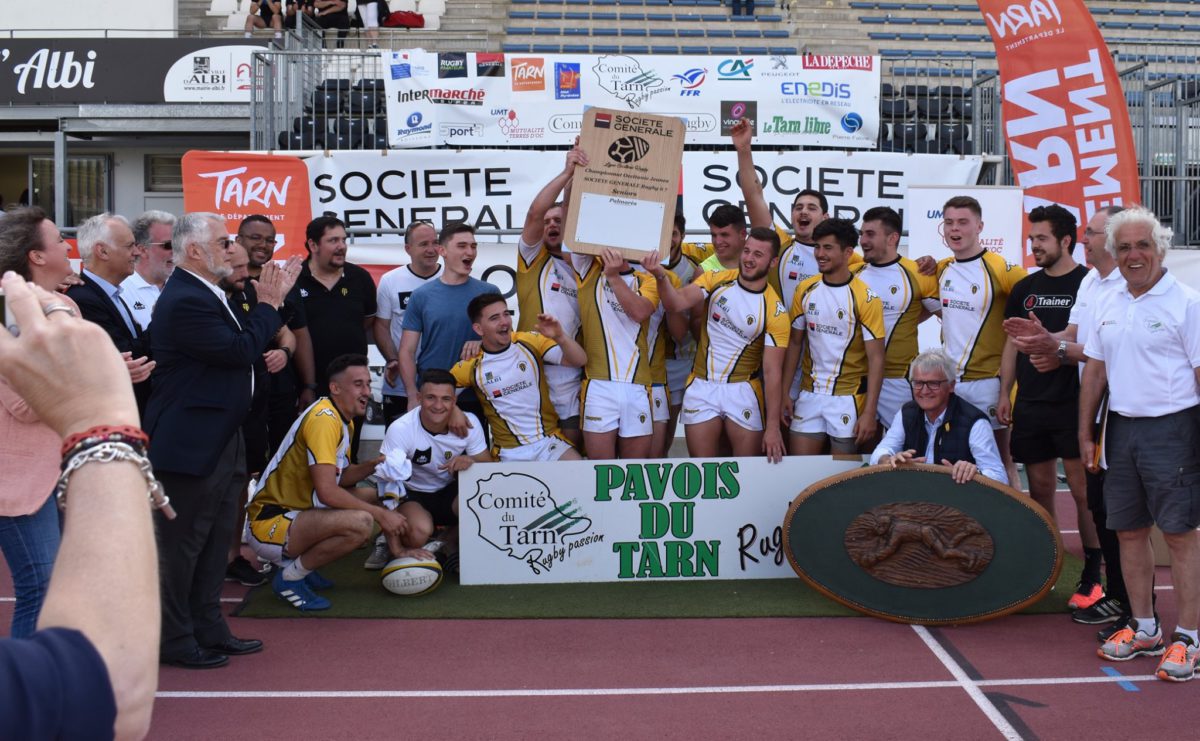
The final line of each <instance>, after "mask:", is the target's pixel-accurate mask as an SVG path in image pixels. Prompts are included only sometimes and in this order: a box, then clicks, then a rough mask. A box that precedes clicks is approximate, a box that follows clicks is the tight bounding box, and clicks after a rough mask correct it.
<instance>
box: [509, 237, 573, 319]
mask: <svg viewBox="0 0 1200 741" xmlns="http://www.w3.org/2000/svg"><path fill="white" fill-rule="evenodd" d="M517 249H518V253H519V254H518V257H517V306H518V307H520V309H521V311H520V314H519V316H518V317H517V331H518V332H533V331H535V330H536V329H537V317H538V314H552V315H554V317H555V318H556V319H558V323H559V324H561V325H562V328H563V331H564V332H566V333H567V336H568V337H576V336H577V335H578V333H579V275H578V274H577V273H576V272H575V268H574V266H572V265H571V261H570V260H568V259H566V258H562V257H555V256H554V255H551V254H550V251H549V250H547V249H546V247H545V244H544V243H543V242H538V243H537V244H533V245H529V244H525V242H524V240H521V241H518V242H517Z"/></svg>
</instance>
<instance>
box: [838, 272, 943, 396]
mask: <svg viewBox="0 0 1200 741" xmlns="http://www.w3.org/2000/svg"><path fill="white" fill-rule="evenodd" d="M851 272H853V273H854V274H855V275H856V276H857V277H858V279H859V280H861V281H862V282H863V283H866V284H867V288H870V289H871V291H872V292H873V293H874V294H875V295H876V296H878V297H879V300H880V301H882V302H883V332H884V348H885V356H886V360H885V361H884V370H883V377H884V378H906V377H907V376H908V367H909V365H911V364H912V361H913V358H915V357H917V325H918V324H920V323H921V309H922V308H924V309H925V310H927V311H930V312H936V311H941V308H942V304H941V302H940V301H939V300H938V290H937V280H936V279H935V278H934V277H933V276H932V275H922V274H921V271H920V270H918V269H917V264H916V263H915V262H913V261H912V260H910V259H908V258H907V257H897V258H896V259H895V260H892V261H891V262H889V263H887V264H886V265H872V264H871V263H867V262H864V263H862V264H861V265H857V266H855V267H854V268H853V269H852V271H851Z"/></svg>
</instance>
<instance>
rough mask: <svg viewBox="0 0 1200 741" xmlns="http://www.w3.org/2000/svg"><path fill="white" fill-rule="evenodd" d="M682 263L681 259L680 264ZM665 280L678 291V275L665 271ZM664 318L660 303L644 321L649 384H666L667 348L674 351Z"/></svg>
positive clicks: (664, 314) (663, 308)
mask: <svg viewBox="0 0 1200 741" xmlns="http://www.w3.org/2000/svg"><path fill="white" fill-rule="evenodd" d="M682 261H683V260H682V259H681V260H680V262H682ZM648 277H649V278H650V280H654V277H653V276H649V275H648ZM667 280H669V281H671V285H672V286H674V287H675V290H679V286H680V283H679V276H678V275H676V274H675V273H673V272H671V271H667ZM666 317H667V310H666V307H664V306H663V305H662V302H661V301H660V302H659V303H658V305H657V306H655V307H654V313H653V314H651V315H650V318H649V319H647V320H646V344H647V345H648V346H649V347H650V381H651V383H657V384H663V383H666V382H667V358H668V357H673V356H671V355H670V354H669V351H668V347H670V348H671V349H674V347H675V340H674V338H672V337H671V332H670V330H669V329H668V328H667V326H666V323H665V320H666Z"/></svg>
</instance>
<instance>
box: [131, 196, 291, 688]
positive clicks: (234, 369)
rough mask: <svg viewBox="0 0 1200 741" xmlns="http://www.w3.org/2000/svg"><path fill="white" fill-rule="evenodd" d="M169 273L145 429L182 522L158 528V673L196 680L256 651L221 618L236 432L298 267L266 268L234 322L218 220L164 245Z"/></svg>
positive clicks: (194, 216)
mask: <svg viewBox="0 0 1200 741" xmlns="http://www.w3.org/2000/svg"><path fill="white" fill-rule="evenodd" d="M171 242H172V247H173V249H174V251H175V265H176V269H175V272H174V273H173V274H172V276H171V280H169V281H168V282H167V285H166V287H165V288H164V289H163V293H162V296H161V297H159V300H158V303H157V305H156V306H155V309H154V335H153V352H154V355H155V357H156V358H157V359H158V360H157V361H156V362H157V363H158V367H157V368H156V369H155V372H154V379H153V380H154V392H153V394H152V395H151V398H150V404H149V406H148V407H147V409H146V416H145V417H144V420H143V425H144V427H145V429H146V432H147V433H149V435H150V440H151V443H150V460H151V462H152V463H153V464H154V469H155V472H156V473H157V474H158V477H159V480H160V481H162V483H163V486H164V487H166V490H167V494H168V496H170V497H171V503H172V504H173V505H174V507H175V511H176V512H177V513H178V517H176V519H174V520H170V521H168V520H166V519H164V518H161V517H160V518H159V520H158V532H159V549H160V553H161V557H162V575H163V584H162V602H163V630H162V644H161V647H160V656H161V659H162V661H163V663H167V664H171V665H174V666H181V667H185V668H193V669H202V668H211V667H217V666H223V665H224V664H226V663H228V661H229V659H228V657H229V656H236V655H242V654H248V653H254V652H256V651H259V650H261V649H262V642H261V641H257V640H241V639H239V638H236V637H234V636H233V634H232V633H231V632H230V631H229V626H228V625H226V623H225V617H224V615H222V614H221V605H220V597H221V584H222V582H223V580H224V577H225V563H226V553H227V552H228V550H229V545H230V541H231V540H232V539H233V538H234V537H235V532H234V530H235V525H234V515H235V510H236V508H237V503H238V499H239V497H243V496H245V491H246V473H245V471H246V469H245V448H244V443H243V439H242V434H241V429H240V425H241V423H242V420H243V419H244V418H245V416H246V413H247V411H248V410H249V408H250V400H251V394H252V387H253V380H252V378H253V373H254V371H253V365H254V361H255V360H256V359H258V358H259V357H260V356H261V355H262V353H263V351H264V350H266V348H267V344H268V343H269V342H270V340H271V337H272V336H274V334H275V333H276V332H277V331H278V330H279V327H280V324H281V322H280V318H279V312H278V308H279V306H280V304H282V302H283V297H284V296H285V295H286V294H287V292H288V290H290V289H291V287H292V284H293V283H294V282H295V280H296V275H297V274H299V271H300V264H299V260H298V259H293V260H291V261H289V262H288V263H287V264H286V265H285V266H283V267H280V266H277V265H275V264H274V263H269V264H267V265H265V266H263V272H262V274H261V276H260V278H259V282H258V304H257V305H256V306H255V307H254V308H252V309H251V310H250V312H249V313H247V314H246V315H244V316H243V317H241V319H239V318H237V317H235V316H234V313H233V311H232V310H231V309H230V307H229V305H228V304H227V303H226V300H225V294H224V292H223V291H222V290H221V288H220V287H219V285H218V283H219V281H220V280H221V279H222V278H225V277H228V276H229V275H230V273H231V269H230V254H229V239H228V232H227V230H226V227H225V221H224V219H222V218H221V217H220V216H217V215H216V214H208V213H191V214H185V215H184V216H183V217H182V218H180V219H179V221H178V223H177V224H176V225H175V231H174V233H173V235H172V239H171Z"/></svg>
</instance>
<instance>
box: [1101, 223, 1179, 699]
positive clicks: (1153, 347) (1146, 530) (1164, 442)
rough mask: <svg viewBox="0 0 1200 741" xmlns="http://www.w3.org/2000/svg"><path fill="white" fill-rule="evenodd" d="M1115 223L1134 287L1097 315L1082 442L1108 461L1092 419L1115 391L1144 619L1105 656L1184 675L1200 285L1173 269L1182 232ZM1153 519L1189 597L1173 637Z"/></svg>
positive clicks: (1116, 448) (1123, 487)
mask: <svg viewBox="0 0 1200 741" xmlns="http://www.w3.org/2000/svg"><path fill="white" fill-rule="evenodd" d="M1105 231H1106V232H1107V242H1106V245H1105V246H1106V248H1107V249H1108V252H1109V253H1110V254H1111V255H1112V256H1113V257H1114V258H1115V259H1116V261H1117V269H1118V270H1120V271H1121V275H1122V276H1123V277H1124V278H1125V285H1124V286H1122V287H1120V288H1114V289H1113V290H1111V291H1108V292H1107V293H1105V294H1104V295H1103V296H1102V297H1101V298H1100V300H1099V302H1098V303H1097V305H1096V307H1095V310H1094V313H1093V315H1092V322H1091V329H1090V331H1089V333H1088V337H1087V341H1086V343H1085V345H1084V354H1085V355H1086V356H1087V366H1086V367H1085V369H1084V372H1083V389H1082V391H1081V393H1080V403H1079V420H1080V424H1079V449H1080V453H1081V455H1082V458H1083V460H1084V461H1085V462H1086V463H1087V465H1088V467H1089V469H1090V470H1092V471H1096V470H1098V460H1097V455H1096V453H1097V444H1098V441H1097V439H1096V434H1095V433H1094V431H1093V425H1092V420H1093V419H1095V415H1096V410H1097V408H1098V406H1099V403H1100V399H1101V396H1102V394H1103V392H1104V390H1105V389H1106V388H1107V390H1108V409H1109V415H1108V425H1107V428H1106V432H1105V435H1104V439H1103V441H1102V443H1101V444H1103V445H1104V453H1105V458H1106V460H1107V462H1108V473H1107V475H1106V477H1105V479H1104V503H1105V507H1106V508H1107V509H1108V526H1109V527H1110V528H1112V529H1113V530H1116V531H1117V537H1118V538H1119V539H1120V541H1121V571H1122V574H1123V575H1124V577H1125V587H1126V590H1127V591H1128V592H1129V601H1130V604H1131V607H1132V612H1133V618H1132V619H1131V620H1130V621H1129V623H1128V625H1126V626H1125V627H1124V628H1122V629H1121V630H1119V631H1117V632H1116V633H1114V634H1113V635H1112V636H1111V637H1109V639H1108V640H1107V641H1106V642H1105V643H1104V645H1102V646H1101V647H1100V648H1099V649H1098V653H1099V655H1100V657H1101V658H1104V659H1108V660H1110V661H1127V660H1129V659H1132V658H1135V657H1137V656H1158V655H1161V654H1164V653H1165V655H1164V656H1163V658H1162V660H1161V661H1160V662H1159V665H1158V670H1157V672H1156V673H1157V675H1158V678H1159V679H1164V680H1167V681H1172V682H1185V681H1187V680H1189V679H1191V678H1192V676H1193V675H1194V673H1195V670H1196V662H1197V658H1198V657H1200V651H1198V648H1197V646H1198V644H1200V640H1197V622H1198V621H1200V537H1197V534H1196V528H1197V526H1200V331H1197V328H1198V327H1200V293H1197V292H1196V291H1195V290H1193V289H1191V288H1189V287H1188V286H1185V285H1183V284H1182V283H1180V282H1179V281H1177V280H1176V279H1175V276H1174V275H1172V274H1170V273H1168V272H1167V270H1166V268H1164V267H1163V258H1164V257H1165V256H1166V253H1167V250H1168V249H1170V246H1171V239H1172V237H1173V236H1174V235H1173V234H1172V232H1171V230H1170V229H1168V228H1166V227H1164V226H1162V224H1161V223H1159V221H1158V218H1157V217H1156V216H1155V215H1154V214H1153V213H1151V212H1150V211H1148V210H1146V209H1144V208H1141V207H1135V208H1130V209H1126V210H1125V211H1122V212H1121V213H1119V214H1116V215H1115V216H1113V217H1112V218H1110V219H1109V220H1108V224H1107V225H1106V227H1105ZM1152 525H1157V526H1158V527H1159V529H1160V530H1162V533H1163V536H1164V537H1165V539H1166V542H1167V546H1168V547H1169V548H1170V551H1171V577H1172V581H1173V582H1174V584H1175V595H1176V597H1177V601H1178V605H1179V616H1178V622H1177V624H1176V627H1175V630H1174V633H1173V634H1172V636H1171V641H1170V645H1169V646H1168V645H1166V644H1165V643H1164V642H1163V630H1162V628H1161V626H1159V624H1158V619H1157V617H1156V616H1155V615H1154V608H1153V603H1152V596H1151V595H1152V593H1153V586H1152V585H1153V581H1152V580H1153V577H1154V556H1153V552H1152V551H1151V548H1150V528H1151V526H1152Z"/></svg>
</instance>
